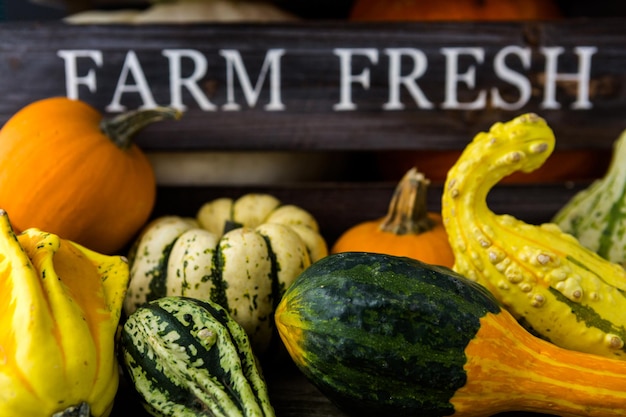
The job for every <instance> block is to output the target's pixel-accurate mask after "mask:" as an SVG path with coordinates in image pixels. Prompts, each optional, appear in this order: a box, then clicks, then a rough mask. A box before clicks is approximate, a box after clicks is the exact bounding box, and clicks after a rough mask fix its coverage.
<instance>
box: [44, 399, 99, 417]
mask: <svg viewBox="0 0 626 417" xmlns="http://www.w3.org/2000/svg"><path fill="white" fill-rule="evenodd" d="M90 415H91V407H89V404H87V403H86V402H84V401H83V402H82V403H80V404H79V405H73V406H71V407H68V408H66V409H65V410H63V411H59V412H58V413H54V414H52V417H89V416H90Z"/></svg>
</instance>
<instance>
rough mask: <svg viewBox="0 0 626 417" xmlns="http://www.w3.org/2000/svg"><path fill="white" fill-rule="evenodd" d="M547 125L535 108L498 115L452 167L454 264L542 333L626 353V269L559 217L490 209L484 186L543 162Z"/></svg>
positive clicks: (550, 136)
mask: <svg viewBox="0 0 626 417" xmlns="http://www.w3.org/2000/svg"><path fill="white" fill-rule="evenodd" d="M554 145H555V137H554V133H553V132H552V130H551V129H550V127H549V126H548V125H547V124H546V122H545V121H544V120H543V119H542V118H540V117H539V116H537V115H534V114H526V115H522V116H520V117H517V118H515V119H513V120H511V121H509V122H507V123H496V124H495V125H493V126H492V127H491V129H490V130H489V131H488V132H481V133H479V134H478V135H476V137H475V138H474V140H473V141H472V142H471V143H470V144H469V145H468V146H467V148H466V149H465V150H464V152H463V154H462V155H461V157H460V158H459V160H458V161H457V163H456V164H455V165H454V166H453V167H452V168H451V169H450V171H449V173H448V177H447V180H446V183H445V188H444V193H443V197H442V215H443V218H444V224H445V227H446V230H447V232H448V236H449V239H450V244H451V245H452V248H453V250H454V254H455V265H454V269H455V270H456V271H457V272H459V273H461V274H463V275H465V276H467V277H468V278H470V279H473V280H475V281H477V282H479V283H480V284H482V285H484V286H485V287H487V288H488V289H489V290H490V291H491V292H492V293H493V294H494V295H495V296H496V298H497V299H498V300H499V301H500V302H501V303H502V304H503V305H504V306H505V307H506V308H507V309H508V310H509V311H510V312H511V313H513V315H514V316H515V317H516V318H518V319H520V320H521V321H522V322H523V323H524V324H525V325H526V326H527V327H529V328H532V330H533V331H534V332H535V333H537V334H538V335H539V336H541V337H543V338H545V339H548V340H550V341H552V342H553V343H555V344H556V345H559V346H561V347H565V348H568V349H572V350H578V351H583V352H591V353H596V354H599V355H603V356H607V357H611V358H619V359H626V348H625V347H624V340H626V330H625V327H626V315H625V314H624V311H626V297H625V296H624V290H626V272H625V271H624V269H623V268H622V267H621V266H619V265H618V264H615V263H611V262H609V261H606V260H604V259H602V258H601V257H600V256H598V255H597V254H596V253H594V252H592V251H590V250H588V249H586V248H584V247H583V246H582V245H581V244H580V243H579V242H578V240H576V239H575V238H574V237H572V236H571V235H569V234H566V233H563V232H562V231H561V229H559V228H558V227H557V226H556V225H554V224H552V223H547V224H543V225H537V226H536V225H529V224H526V223H524V222H522V221H520V220H518V219H516V218H514V217H512V216H510V215H506V214H504V215H496V214H494V213H493V212H492V211H491V210H489V208H488V207H487V203H486V198H487V194H488V192H489V191H490V190H491V188H492V187H493V186H494V185H495V184H496V183H498V181H500V180H501V179H502V178H503V177H505V176H507V175H509V174H511V173H513V172H516V171H525V172H528V171H532V170H534V169H536V168H538V167H539V166H541V165H542V164H543V163H544V161H546V159H547V158H548V157H549V155H550V153H551V152H552V150H553V149H554Z"/></svg>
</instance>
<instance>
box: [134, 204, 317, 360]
mask: <svg viewBox="0 0 626 417" xmlns="http://www.w3.org/2000/svg"><path fill="white" fill-rule="evenodd" d="M327 254H328V249H327V246H326V242H325V241H324V239H323V238H322V236H321V235H320V233H319V227H318V225H317V222H316V220H315V218H313V216H312V215H311V214H310V213H308V212H307V211H306V210H304V209H302V208H300V207H297V206H295V205H290V204H282V203H281V202H280V201H279V200H278V199H277V198H275V197H274V196H271V195H269V194H256V193H250V194H245V195H243V196H241V197H239V198H237V199H231V198H218V199H216V200H212V201H209V202H207V203H205V204H203V205H202V207H200V209H199V210H198V214H197V216H196V217H195V218H184V217H180V216H162V217H159V218H156V219H154V220H153V221H152V222H150V223H149V224H148V225H147V226H146V227H145V228H144V229H143V231H142V232H141V234H140V236H139V237H138V238H137V240H136V242H135V243H134V244H133V246H132V248H131V251H130V253H129V256H128V258H129V262H130V276H131V278H130V284H129V289H128V294H127V297H126V301H125V303H124V310H125V312H126V313H127V314H129V315H130V314H132V313H133V312H134V311H135V310H136V309H137V308H138V307H140V306H142V305H144V304H145V303H147V302H149V301H152V300H156V299H159V298H162V297H166V296H185V297H190V298H196V299H200V300H211V301H213V302H215V303H217V304H219V305H221V306H222V307H224V308H225V309H226V310H227V311H228V313H229V314H230V315H232V317H233V318H234V319H235V320H236V321H237V322H238V323H239V324H240V325H241V326H243V328H244V329H245V331H246V332H247V334H248V336H249V337H250V339H251V341H252V345H253V347H254V349H255V352H257V353H258V354H263V353H265V352H266V351H268V350H269V349H270V345H271V344H272V342H273V341H274V340H275V338H274V327H273V321H272V320H271V319H270V317H271V315H272V314H273V312H274V308H275V307H276V304H277V303H278V300H279V299H280V297H281V296H282V294H283V293H284V291H285V289H286V288H288V287H289V285H291V282H293V280H294V279H295V277H296V276H297V275H298V274H299V273H300V272H302V271H303V270H304V269H305V268H307V267H308V266H309V265H310V264H311V263H312V262H314V261H316V260H318V259H320V258H322V257H324V256H326V255H327Z"/></svg>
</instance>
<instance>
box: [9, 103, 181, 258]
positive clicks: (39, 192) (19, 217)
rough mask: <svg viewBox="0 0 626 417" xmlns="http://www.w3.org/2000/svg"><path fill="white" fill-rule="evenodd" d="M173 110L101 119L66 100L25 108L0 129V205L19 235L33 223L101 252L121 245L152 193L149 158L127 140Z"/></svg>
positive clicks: (146, 210)
mask: <svg viewBox="0 0 626 417" xmlns="http://www.w3.org/2000/svg"><path fill="white" fill-rule="evenodd" d="M179 115H180V113H179V112H178V111H176V110H174V109H170V108H157V109H150V110H138V111H135V112H128V113H124V114H121V115H119V116H118V117H116V118H113V119H111V120H103V117H102V115H101V114H100V113H99V112H98V111H97V110H96V109H94V108H93V107H91V106H90V105H88V104H86V103H84V102H82V101H80V100H72V99H68V98H65V97H53V98H47V99H43V100H39V101H35V102H33V103H31V104H29V105H27V106H26V107H24V108H23V109H21V110H20V111H18V112H17V113H16V114H15V115H13V116H12V117H11V118H10V119H9V120H8V121H7V122H6V123H5V125H4V126H3V127H2V129H1V130H0V208H2V209H4V210H6V211H7V212H8V213H9V215H10V216H11V222H12V225H13V228H14V229H15V230H16V231H18V232H19V231H23V230H25V229H27V228H31V227H34V228H39V229H41V230H45V231H46V232H50V233H54V234H56V235H59V236H61V237H62V238H64V239H67V240H72V241H75V242H77V243H80V244H82V245H84V246H86V247H88V248H89V249H92V250H95V251H98V252H100V253H107V254H110V253H113V252H115V251H117V250H120V249H122V248H123V247H124V246H125V245H126V244H127V243H128V242H129V241H130V240H131V239H132V238H133V237H134V235H135V234H136V233H137V231H138V230H139V229H140V228H141V227H142V226H143V224H144V223H145V222H146V221H147V219H148V217H149V215H150V213H151V211H152V208H153V206H154V203H155V194H156V180H155V177H154V173H153V171H152V167H151V165H150V162H149V160H148V159H147V157H146V156H145V155H144V154H143V153H142V151H141V150H140V149H139V148H138V147H137V146H136V145H135V144H133V143H132V142H131V137H132V136H133V135H134V134H135V133H136V132H137V131H139V130H140V129H141V128H143V127H144V126H146V125H147V124H148V123H151V122H153V121H156V120H162V119H164V118H178V117H179ZM105 132H106V133H105Z"/></svg>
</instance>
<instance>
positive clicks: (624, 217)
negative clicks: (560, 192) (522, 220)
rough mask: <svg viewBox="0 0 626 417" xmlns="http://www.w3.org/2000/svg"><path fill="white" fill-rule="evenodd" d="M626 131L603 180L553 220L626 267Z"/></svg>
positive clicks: (585, 190) (614, 149)
mask: <svg viewBox="0 0 626 417" xmlns="http://www.w3.org/2000/svg"><path fill="white" fill-rule="evenodd" d="M625 195H626V131H624V132H622V134H621V135H620V137H619V138H618V139H617V140H616V141H615V143H614V145H613V155H612V159H611V163H610V165H609V168H608V170H607V172H606V174H605V175H604V177H602V178H600V179H598V180H596V181H594V182H593V183H592V184H591V185H590V186H589V187H587V188H586V189H584V190H582V191H580V192H578V193H577V194H576V195H575V196H574V197H573V198H572V199H571V200H570V201H569V202H567V203H566V204H565V205H564V206H563V207H562V208H561V209H560V210H559V211H558V213H557V214H556V215H555V216H554V217H553V218H552V222H553V223H556V224H557V225H558V226H559V227H560V228H561V230H563V231H564V232H566V233H569V234H571V235H573V236H575V237H576V238H577V239H578V241H579V242H580V243H581V244H582V245H583V246H585V247H586V248H588V249H590V250H592V251H594V252H596V253H597V254H598V255H600V256H602V257H603V258H605V259H608V260H609V261H611V262H616V263H619V264H622V265H625V264H626V202H625V201H624V196H625Z"/></svg>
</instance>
